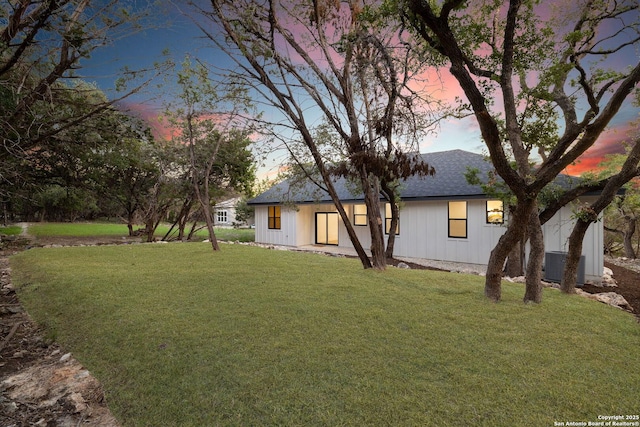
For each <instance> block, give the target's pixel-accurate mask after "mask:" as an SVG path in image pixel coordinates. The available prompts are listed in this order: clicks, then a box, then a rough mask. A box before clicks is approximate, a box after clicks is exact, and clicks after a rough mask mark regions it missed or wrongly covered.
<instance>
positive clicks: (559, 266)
mask: <svg viewBox="0 0 640 427" xmlns="http://www.w3.org/2000/svg"><path fill="white" fill-rule="evenodd" d="M566 259H567V253H566V252H561V251H551V252H545V254H544V280H545V281H546V282H555V283H560V282H561V281H562V271H563V270H564V263H565V260H566ZM576 284H577V285H584V255H581V256H580V262H579V263H578V278H577V281H576Z"/></svg>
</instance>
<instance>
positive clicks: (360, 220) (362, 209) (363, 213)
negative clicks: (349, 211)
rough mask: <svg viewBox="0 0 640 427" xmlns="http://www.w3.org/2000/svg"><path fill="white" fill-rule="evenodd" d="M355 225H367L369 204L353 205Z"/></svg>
mask: <svg viewBox="0 0 640 427" xmlns="http://www.w3.org/2000/svg"><path fill="white" fill-rule="evenodd" d="M353 225H367V206H366V205H354V206H353Z"/></svg>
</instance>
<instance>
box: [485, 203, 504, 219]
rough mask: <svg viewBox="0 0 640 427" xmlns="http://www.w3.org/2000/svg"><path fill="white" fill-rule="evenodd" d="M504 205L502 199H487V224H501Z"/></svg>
mask: <svg viewBox="0 0 640 427" xmlns="http://www.w3.org/2000/svg"><path fill="white" fill-rule="evenodd" d="M503 222H504V207H503V205H502V200H487V224H502V223H503Z"/></svg>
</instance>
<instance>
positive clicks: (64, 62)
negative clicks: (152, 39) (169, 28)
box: [0, 0, 169, 193]
mask: <svg viewBox="0 0 640 427" xmlns="http://www.w3.org/2000/svg"><path fill="white" fill-rule="evenodd" d="M0 13H1V16H2V17H3V19H2V23H1V24H0V137H1V138H2V144H0V186H2V188H1V191H2V192H4V193H7V192H8V191H10V190H11V189H12V188H14V186H13V185H12V183H15V182H16V181H23V180H24V178H25V176H24V175H20V174H19V173H18V172H23V171H24V169H16V168H13V166H15V165H16V164H20V163H21V162H23V161H24V159H25V158H26V157H28V156H29V155H30V154H31V153H32V151H33V150H39V149H41V147H42V146H43V145H48V144H50V143H51V141H52V140H55V139H56V138H57V137H58V136H59V135H60V134H61V133H63V132H66V131H69V130H71V129H73V128H76V129H77V128H78V127H79V126H80V125H81V124H84V123H86V122H87V121H88V120H89V119H90V118H92V117H94V116H98V115H100V114H103V113H105V112H107V114H108V110H110V109H111V108H112V106H113V105H115V103H116V102H118V101H120V100H122V99H124V98H126V97H127V96H130V95H132V94H133V93H137V92H139V91H140V90H142V88H144V87H145V86H146V85H147V84H149V82H150V81H151V79H153V77H154V76H157V75H158V74H160V73H162V72H163V71H164V70H165V69H167V67H168V65H169V64H161V65H158V66H157V67H154V68H153V69H152V73H151V74H152V75H151V76H150V77H149V76H147V78H146V79H145V78H141V75H143V74H144V73H143V71H142V70H138V71H132V70H128V71H123V73H122V76H121V78H120V79H119V80H118V82H117V85H116V89H117V92H118V95H117V96H116V97H113V98H111V99H107V97H95V96H92V92H93V91H94V90H95V88H92V87H90V85H87V84H85V83H79V84H78V83H76V81H77V80H78V79H79V77H80V76H79V73H80V71H79V70H80V69H81V68H82V62H83V60H84V59H86V58H88V57H90V55H91V54H92V53H93V52H94V51H95V50H96V49H99V48H100V47H103V46H106V45H108V44H109V43H111V41H112V40H114V39H115V38H118V37H122V36H123V35H125V34H127V33H132V32H135V31H138V30H139V29H140V28H141V26H142V25H144V15H145V13H146V11H145V10H144V9H143V8H141V7H140V5H138V4H135V3H134V2H123V1H120V2H118V1H115V0H109V1H106V2H90V1H89V0H56V1H53V0H44V1H43V0H20V1H14V2H3V4H2V6H0ZM134 79H141V80H137V81H138V83H137V84H135V85H133V86H132V87H131V88H127V83H130V82H131V81H132V80H134ZM59 139H61V138H58V140H59ZM71 143H75V142H71Z"/></svg>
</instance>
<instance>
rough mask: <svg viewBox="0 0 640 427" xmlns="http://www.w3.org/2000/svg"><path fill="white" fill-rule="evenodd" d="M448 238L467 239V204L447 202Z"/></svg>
mask: <svg viewBox="0 0 640 427" xmlns="http://www.w3.org/2000/svg"><path fill="white" fill-rule="evenodd" d="M449 237H457V238H463V239H466V238H467V202H449Z"/></svg>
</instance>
